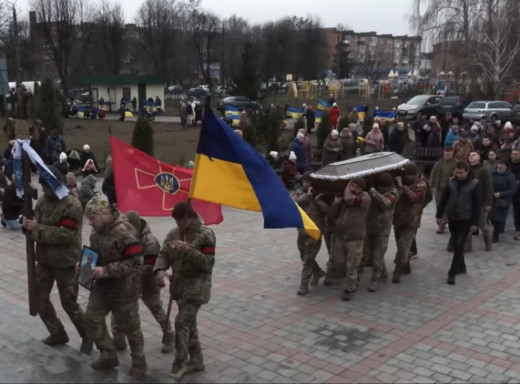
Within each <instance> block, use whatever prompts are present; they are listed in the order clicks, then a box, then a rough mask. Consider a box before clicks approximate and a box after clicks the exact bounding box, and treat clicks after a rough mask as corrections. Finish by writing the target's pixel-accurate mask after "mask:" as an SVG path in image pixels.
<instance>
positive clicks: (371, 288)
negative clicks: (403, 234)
mask: <svg viewBox="0 0 520 384" xmlns="http://www.w3.org/2000/svg"><path fill="white" fill-rule="evenodd" d="M378 289H379V282H378V281H377V279H374V278H372V280H370V283H368V292H377V290H378Z"/></svg>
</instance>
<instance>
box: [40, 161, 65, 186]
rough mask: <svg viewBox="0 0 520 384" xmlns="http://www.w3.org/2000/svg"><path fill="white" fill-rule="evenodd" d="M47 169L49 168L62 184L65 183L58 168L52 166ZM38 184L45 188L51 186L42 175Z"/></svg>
mask: <svg viewBox="0 0 520 384" xmlns="http://www.w3.org/2000/svg"><path fill="white" fill-rule="evenodd" d="M47 168H49V171H51V173H52V174H53V175H54V177H55V178H57V179H58V180H59V181H60V182H62V183H63V175H62V174H61V172H60V171H59V170H58V168H56V167H54V166H52V165H50V166H48V167H47ZM38 183H40V184H41V185H42V186H45V187H48V186H49V184H48V183H47V181H46V180H45V178H44V177H43V176H42V175H41V174H40V177H39V178H38Z"/></svg>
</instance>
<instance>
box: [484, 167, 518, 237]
mask: <svg viewBox="0 0 520 384" xmlns="http://www.w3.org/2000/svg"><path fill="white" fill-rule="evenodd" d="M515 193H516V178H515V177H514V176H513V175H512V174H511V172H509V170H508V168H507V164H506V163H505V162H504V161H499V162H498V165H497V168H496V170H495V172H493V208H492V209H491V213H490V219H491V223H492V224H493V239H492V242H493V243H497V242H498V235H499V234H500V233H502V232H504V228H505V225H506V219H507V213H508V211H509V206H510V205H511V199H512V197H513V195H514V194H515Z"/></svg>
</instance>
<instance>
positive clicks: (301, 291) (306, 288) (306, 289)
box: [296, 281, 309, 296]
mask: <svg viewBox="0 0 520 384" xmlns="http://www.w3.org/2000/svg"><path fill="white" fill-rule="evenodd" d="M296 293H297V294H298V295H300V296H304V295H306V294H308V293H309V283H307V282H303V281H302V283H301V284H300V288H299V289H298V291H297V292H296Z"/></svg>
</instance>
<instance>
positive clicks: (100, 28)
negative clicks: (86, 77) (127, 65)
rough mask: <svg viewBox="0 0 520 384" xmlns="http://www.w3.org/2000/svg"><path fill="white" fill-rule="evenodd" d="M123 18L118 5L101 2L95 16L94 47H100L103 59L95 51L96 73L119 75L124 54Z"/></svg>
mask: <svg viewBox="0 0 520 384" xmlns="http://www.w3.org/2000/svg"><path fill="white" fill-rule="evenodd" d="M124 34H125V16H124V12H123V8H122V7H121V5H120V4H119V3H109V2H103V3H102V4H101V10H100V11H99V13H98V14H97V16H96V27H95V31H94V37H93V41H94V46H97V47H101V48H102V52H103V57H101V58H100V57H99V53H100V52H99V51H98V50H96V58H95V60H96V61H97V63H98V65H95V66H94V68H95V69H96V70H97V72H108V73H119V71H120V70H121V62H122V58H123V55H124V53H125V52H126V49H125V46H124Z"/></svg>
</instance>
